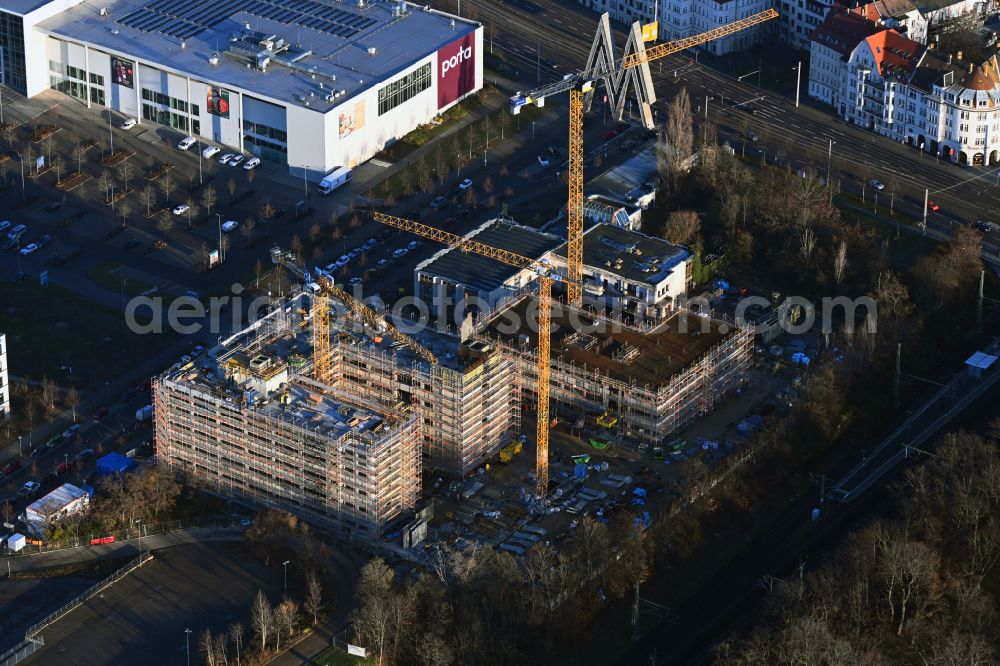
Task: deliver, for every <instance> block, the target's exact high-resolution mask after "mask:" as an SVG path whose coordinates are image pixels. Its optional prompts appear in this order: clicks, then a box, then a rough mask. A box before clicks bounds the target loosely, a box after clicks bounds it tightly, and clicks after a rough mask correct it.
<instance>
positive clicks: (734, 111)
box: [436, 0, 1000, 246]
mask: <svg viewBox="0 0 1000 666" xmlns="http://www.w3.org/2000/svg"><path fill="white" fill-rule="evenodd" d="M436 5H437V6H438V7H440V8H442V9H447V10H449V11H455V10H456V6H455V3H454V2H452V1H451V0H436ZM461 10H462V13H463V14H464V15H466V16H473V17H474V18H476V19H478V20H479V21H481V22H483V23H484V25H485V26H486V40H485V46H484V48H485V49H491V48H492V51H493V53H494V54H495V55H497V56H500V57H502V58H503V59H504V60H505V62H507V63H508V64H509V65H510V66H511V67H512V68H513V70H514V71H512V72H509V73H510V74H511V75H512V76H514V77H515V78H517V79H518V80H520V81H522V82H524V85H525V87H526V88H530V87H531V86H533V85H536V84H537V83H538V82H541V83H546V82H550V81H554V80H556V79H558V78H560V77H561V76H562V75H564V74H566V73H568V72H571V71H576V70H578V69H579V68H581V67H582V66H583V65H584V64H585V63H586V58H587V54H588V53H589V49H590V43H591V40H592V38H593V34H594V31H595V29H596V26H597V18H598V17H597V14H596V13H594V12H592V11H590V10H588V9H586V8H584V7H582V6H581V5H579V4H577V3H573V2H570V1H569V0H537V1H533V2H529V1H527V0H515V1H513V2H493V1H490V2H487V1H485V0H479V1H478V2H470V1H469V0H467V1H466V2H465V3H462V7H461ZM612 32H613V34H614V36H615V39H616V43H617V44H618V45H620V46H621V45H624V43H625V33H624V27H623V26H621V25H616V24H613V25H612ZM491 37H492V39H491ZM695 58H696V55H695V54H694V53H692V52H684V53H679V54H676V55H673V56H668V57H666V58H663V59H662V60H660V61H658V62H657V63H655V64H653V65H652V66H651V70H652V74H653V80H654V85H655V87H656V91H657V95H658V97H659V100H658V101H657V103H656V105H655V107H654V108H655V110H656V115H657V117H658V118H660V119H662V118H665V117H666V110H667V106H668V105H669V103H670V100H672V99H673V97H674V95H676V93H677V92H679V91H680V89H681V88H686V89H687V91H688V93H689V94H690V95H691V98H692V110H693V112H694V116H695V118H696V119H701V118H703V117H704V106H703V105H704V104H705V99H706V97H707V98H708V118H709V120H710V121H711V122H712V123H714V124H716V126H717V127H718V128H719V134H720V139H728V140H730V143H734V142H738V141H740V140H742V139H743V136H744V134H745V130H746V129H750V130H752V131H753V132H755V133H756V134H757V135H758V136H759V137H760V145H762V146H763V147H764V149H765V150H768V151H769V155H771V156H772V157H773V155H774V154H775V153H776V152H777V151H779V150H780V151H781V152H783V153H789V157H790V158H791V160H792V163H793V165H795V166H811V167H813V168H814V169H815V170H816V172H817V174H819V175H825V174H826V171H827V166H828V164H829V165H830V171H831V177H832V179H833V181H834V182H835V183H836V182H838V181H839V183H840V186H841V187H842V188H843V189H845V190H847V191H855V190H857V191H860V188H861V183H862V182H864V181H865V180H866V179H868V178H878V179H879V180H881V181H882V182H883V183H887V184H889V183H892V182H893V181H894V182H895V183H896V184H897V188H896V190H897V194H898V195H899V196H901V197H902V198H905V199H906V200H908V201H909V202H910V206H911V207H912V208H913V212H914V214H915V215H918V214H919V213H920V212H921V210H922V206H923V198H924V192H925V190H928V191H929V193H930V199H931V200H933V201H935V202H936V203H938V204H939V205H940V206H941V210H940V211H937V212H934V213H932V214H931V215H930V216H929V218H928V223H929V227H930V228H932V229H937V230H939V231H942V232H945V233H947V231H948V229H949V227H950V226H951V225H952V223H973V222H975V221H976V220H980V219H986V220H989V221H993V222H998V221H1000V220H994V219H992V218H991V214H992V215H993V216H996V215H997V213H996V211H1000V179H998V178H997V176H998V174H1000V171H998V170H997V168H996V167H985V168H980V167H959V166H957V165H953V164H946V163H943V162H940V161H938V160H936V159H935V158H934V157H931V156H927V155H926V154H921V153H919V151H917V150H916V149H915V148H913V147H909V146H906V145H903V144H900V143H897V142H895V141H891V140H889V139H887V138H885V137H880V136H877V135H875V134H873V133H870V132H868V131H866V130H863V129H861V128H858V127H855V126H853V125H849V124H847V123H845V122H842V121H840V120H838V119H837V118H836V116H834V115H833V114H832V109H826V108H819V107H815V106H812V105H811V103H810V102H809V101H808V100H806V99H805V97H806V96H805V92H804V90H805V88H806V84H805V80H806V79H807V76H808V74H807V72H806V71H805V65H804V66H803V93H802V101H801V103H800V106H799V107H798V108H796V107H795V99H794V91H793V90H788V91H786V94H787V95H788V96H782V95H781V94H779V93H775V92H772V91H769V90H764V89H762V88H759V87H757V86H756V85H755V84H756V82H757V81H756V78H757V77H756V76H750V77H746V78H744V79H743V81H738V80H736V79H734V78H732V77H730V76H727V75H724V74H721V73H720V72H718V71H715V70H713V69H712V68H711V67H710V66H708V65H706V64H705V63H704V62H696V61H695ZM793 61H795V62H797V60H796V59H795V58H793V57H790V58H789V69H790V70H791V69H793V68H794V67H795V62H793ZM754 69H755V66H754V63H750V64H748V67H747V70H748V72H749V71H752V70H754ZM675 74H676V77H675ZM751 100H753V101H751ZM746 106H752V107H753V108H754V110H755V112H754V113H748V112H747V111H746V110H744V107H746ZM881 197H882V198H883V200H884V201H886V202H887V200H888V196H887V193H886V192H883V193H882V194H881ZM904 205H905V204H904ZM986 240H987V242H988V243H989V244H990V245H992V246H996V245H997V244H998V243H1000V237H998V236H996V234H995V233H990V234H988V237H987V239H986Z"/></svg>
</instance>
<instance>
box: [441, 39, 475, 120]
mask: <svg viewBox="0 0 1000 666" xmlns="http://www.w3.org/2000/svg"><path fill="white" fill-rule="evenodd" d="M437 62H438V83H437V85H438V108H439V109H440V108H442V107H444V106H447V105H449V104H451V103H452V102H454V101H455V100H456V99H458V98H459V97H461V96H462V95H464V94H465V93H467V92H469V91H471V90H472V89H474V88H475V87H476V34H475V33H469V34H468V35H466V36H464V37H462V38H461V39H456V40H455V41H454V42H452V43H451V44H449V45H448V46H444V47H442V48H440V49H438V52H437Z"/></svg>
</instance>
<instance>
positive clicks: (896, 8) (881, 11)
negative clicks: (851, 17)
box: [848, 0, 927, 44]
mask: <svg viewBox="0 0 1000 666" xmlns="http://www.w3.org/2000/svg"><path fill="white" fill-rule="evenodd" d="M848 11H849V12H850V13H852V14H856V15H857V16H861V17H862V18H866V19H868V20H869V21H874V22H875V23H880V24H882V25H884V26H885V27H887V28H892V29H894V30H895V31H896V32H898V33H899V34H901V35H904V36H906V37H908V38H910V39H912V40H913V41H915V42H920V43H921V44H926V43H927V19H926V18H924V16H923V15H922V14H921V13H920V10H919V9H917V8H916V6H915V5H914V4H913V3H912V2H910V0H873V1H872V2H860V3H858V4H856V5H854V6H853V7H851V8H850V9H848Z"/></svg>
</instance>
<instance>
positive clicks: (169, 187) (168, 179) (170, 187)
mask: <svg viewBox="0 0 1000 666" xmlns="http://www.w3.org/2000/svg"><path fill="white" fill-rule="evenodd" d="M156 184H157V185H158V186H159V188H160V192H162V193H163V205H167V204H168V203H170V195H171V194H172V193H173V191H174V175H173V173H171V172H170V171H167V172H165V173H164V174H163V175H162V176H160V177H159V178H158V179H157V180H156Z"/></svg>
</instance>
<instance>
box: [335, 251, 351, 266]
mask: <svg viewBox="0 0 1000 666" xmlns="http://www.w3.org/2000/svg"><path fill="white" fill-rule="evenodd" d="M350 260H351V257H349V256H347V255H346V254H342V255H340V256H339V257H338V258H337V261H339V262H340V265H341V266H343V265H344V264H346V263H348V262H350Z"/></svg>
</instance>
